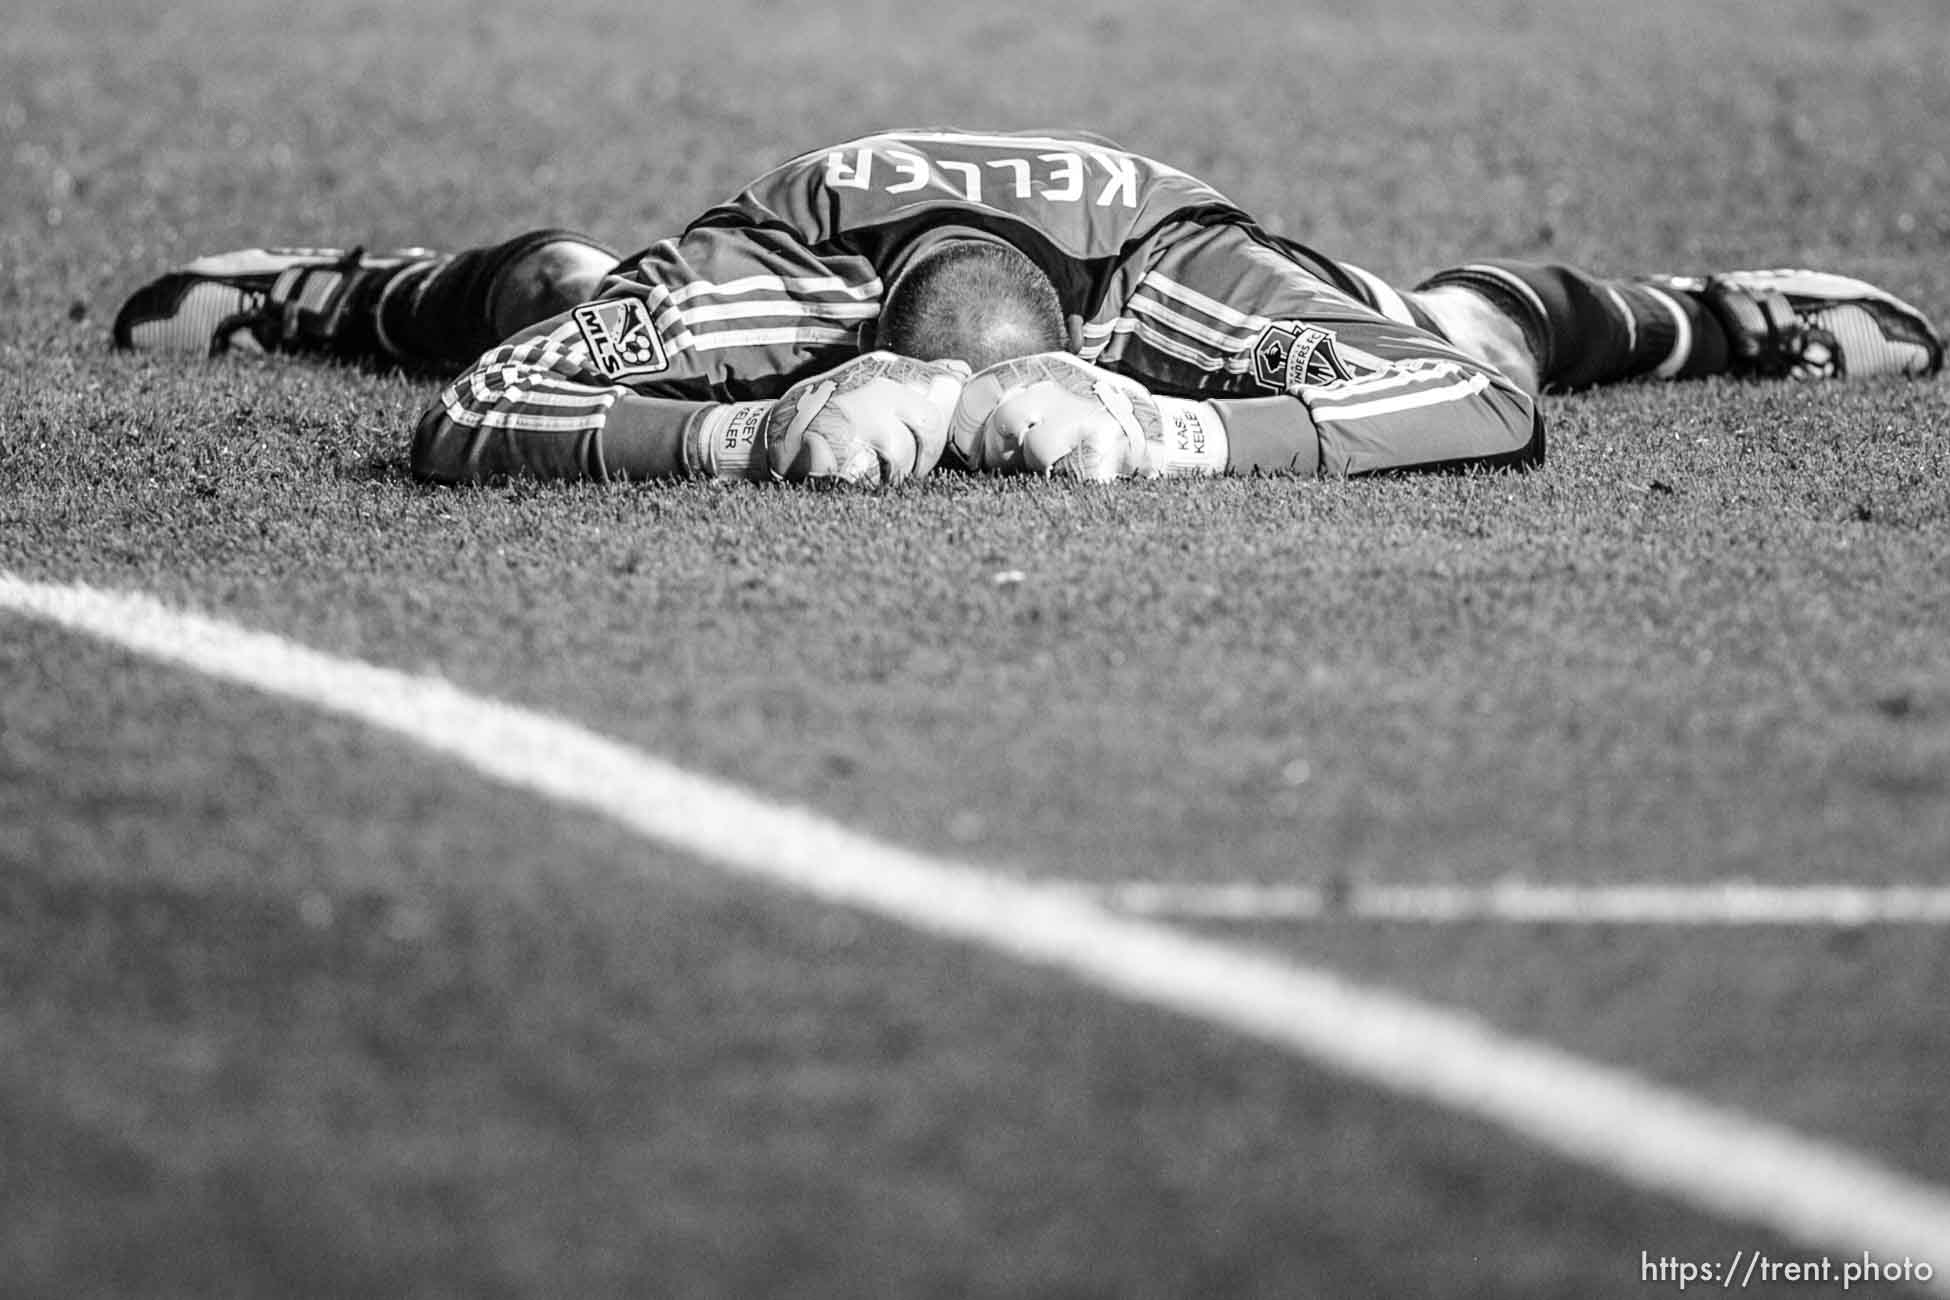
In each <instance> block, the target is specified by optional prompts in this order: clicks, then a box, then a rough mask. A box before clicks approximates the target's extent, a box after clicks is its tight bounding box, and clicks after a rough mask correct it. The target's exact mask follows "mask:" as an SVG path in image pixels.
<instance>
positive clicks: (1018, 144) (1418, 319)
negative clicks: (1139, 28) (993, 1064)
mask: <svg viewBox="0 0 1950 1300" xmlns="http://www.w3.org/2000/svg"><path fill="white" fill-rule="evenodd" d="M115 341H116V343H117V344H118V345H119V346H122V347H127V348H138V349H162V350H176V351H188V352H195V353H199V354H208V353H217V352H223V351H226V350H230V349H250V350H270V351H286V352H309V353H317V354H322V355H326V356H332V357H337V358H341V359H345V360H361V361H381V362H388V361H390V362H394V363H398V364H403V365H409V366H415V367H422V368H444V369H446V370H447V371H449V372H451V371H453V370H455V369H458V368H460V367H462V366H465V367H467V368H466V369H465V371H464V372H463V373H461V374H460V376H459V377H458V378H457V379H455V380H454V381H453V382H452V383H451V384H450V385H449V386H448V387H447V389H446V390H445V391H444V392H443V393H442V394H441V396H440V399H439V401H438V402H436V403H435V404H434V405H433V406H432V408H431V409H429V410H428V411H427V412H426V414H425V415H424V416H423V417H422V418H421V420H420V422H419V426H418V428H417V430H416V431H415V433H414V437H413V454H412V463H413V469H414V472H415V473H416V474H418V475H420V476H421V477H423V478H427V479H431V480H435V481H438V482H476V481H481V480H485V479H489V478H493V477H495V476H499V475H504V474H524V473H525V474H533V475H539V476H543V477H571V478H596V479H602V478H620V477H627V478H631V479H640V478H659V477H669V476H675V475H712V476H718V477H731V478H744V477H751V478H765V477H768V476H771V477H778V478H785V479H793V480H798V479H805V478H827V477H838V478H841V479H846V480H849V481H866V482H897V481H899V480H901V479H903V478H906V477H908V476H910V475H918V474H925V473H927V472H929V471H930V470H931V469H933V468H934V466H935V464H936V463H937V461H942V460H946V461H948V462H950V463H960V464H961V465H963V466H965V467H967V468H971V469H983V470H1001V471H1057V472H1069V473H1075V474H1077V475H1079V476H1081V477H1084V478H1089V479H1109V478H1116V477H1120V476H1124V475H1148V474H1214V473H1251V472H1262V473H1293V474H1303V475H1313V474H1331V475H1343V474H1359V473H1364V472H1369V471H1375V470H1413V469H1447V468H1458V467H1470V466H1482V467H1511V468H1527V467H1530V466H1534V465H1536V464H1539V463H1541V461H1542V460H1543V456H1544V430H1543V420H1542V417H1541V415H1540V414H1539V412H1538V409H1537V405H1536V402H1535V395H1536V394H1537V393H1538V392H1539V391H1542V390H1547V389H1567V388H1579V387H1584V386H1588V385H1592V384H1602V383H1610V382H1613V381H1617V380H1625V379H1634V378H1638V377H1641V376H1657V377H1659V378H1665V379H1679V378H1688V377H1693V376H1700V375H1712V374H1735V375H1745V376H1757V377H1767V378H1776V377H1792V378H1801V379H1821V378H1840V377H1844V376H1849V377H1862V376H1876V375H1907V376H1926V375H1930V374H1934V373H1935V372H1936V371H1937V370H1939V369H1940V368H1941V366H1942V363H1943V344H1942V341H1941V339H1940V338H1939V337H1938V336H1937V334H1936V333H1935V331H1934V330H1933V329H1932V327H1931V326H1930V323H1929V322H1928V321H1927V320H1926V319H1925V318H1924V317H1923V315H1922V314H1921V313H1920V312H1918V311H1917V310H1916V309H1914V308H1913V307H1910V306H1909V305H1907V304H1906V303H1903V302H1901V301H1899V300H1898V299H1896V298H1894V297H1892V296H1891V295H1889V294H1887V293H1885V292H1883V291H1882V290H1880V289H1877V288H1875V287H1873V286H1871V285H1868V284H1865V283H1863V282H1861V281H1859V280H1852V279H1847V278H1845V277H1842V276H1838V275H1829V274H1822V273H1818V272H1810V271H1736V272H1730V273H1726V274H1722V275H1712V276H1706V277H1702V278H1690V277H1675V276H1661V277H1640V278H1634V279H1603V278H1599V277H1596V276H1593V275H1590V274H1587V273H1585V272H1583V271H1580V270H1577V269H1575V268H1572V267H1568V266H1562V265H1551V264H1542V263H1531V262H1517V261H1507V260H1492V261H1483V262H1477V263H1471V264H1469V265H1464V266H1459V267H1456V268H1453V269H1450V270H1446V271H1442V272H1440V273H1438V274H1436V275H1435V276H1433V277H1432V278H1430V279H1429V280H1427V281H1425V282H1424V283H1423V284H1422V285H1420V286H1419V287H1417V288H1415V289H1412V290H1398V289H1394V288H1391V287H1389V286H1388V285H1387V284H1385V283H1384V282H1382V281H1381V280H1380V279H1379V278H1377V277H1376V276H1374V275H1372V274H1370V273H1368V272H1366V271H1364V270H1362V269H1361V268H1359V267H1357V266H1353V265H1351V264H1349V263H1346V262H1338V261H1335V260H1333V259H1331V258H1328V257H1326V256H1324V255H1322V254H1320V253H1318V252H1315V251H1314V250H1312V249H1309V248H1306V247H1304V246H1303V245H1300V244H1296V243H1293V242H1292V241H1289V240H1285V239H1281V238H1279V237H1277V236H1274V235H1271V234H1269V233H1267V232H1266V231H1264V230H1262V229H1261V228H1260V227H1259V226H1258V225H1257V224H1255V223H1254V221H1253V220H1252V218H1251V217H1249V216H1248V215H1247V214H1246V213H1245V212H1243V211H1241V210H1240V209H1239V208H1237V207H1236V206H1234V205H1233V204H1232V203H1231V202H1230V201H1228V200H1227V199H1226V198H1225V197H1224V195H1222V194H1220V193H1219V192H1218V191H1217V190H1215V189H1213V188H1212V187H1211V186H1209V185H1207V184H1206V183H1204V182H1203V181H1200V180H1198V179H1196V178H1194V177H1192V176H1189V175H1187V174H1186V173H1184V172H1181V171H1179V170H1177V169H1175V168H1173V167H1170V166H1167V165H1165V164H1163V163H1160V162H1156V161H1154V160H1152V159H1148V158H1144V157H1141V156H1139V155H1137V154H1133V153H1129V152H1127V151H1125V150H1123V149H1120V148H1118V147H1117V146H1116V145H1114V144H1112V143H1110V142H1109V141H1107V140H1103V139H1101V138H1098V137H1095V136H1091V135H1084V134H1075V133H1062V134H1039V133H1028V132H1018V133H1001V134H981V133H974V132H965V131H954V130H918V131H892V132H886V133H883V134H879V135H874V136H868V137H865V138H863V139H859V140H854V141H850V142H848V143H846V144H842V145H837V146H834V147H831V148H822V149H817V150H814V151H812V152H810V153H807V154H803V155H801V156H800V157H798V158H794V159H792V160H790V161H788V162H786V163H784V164H783V165H781V166H780V167H778V168H775V169H774V170H772V171H770V172H768V173H766V174H765V175H764V176H762V177H760V178H759V179H758V180H756V181H754V182H752V184H751V185H750V186H748V187H747V188H746V189H745V190H744V191H742V192H741V193H739V194H738V195H737V196H736V197H734V198H733V199H731V200H730V201H728V202H726V203H724V204H721V205H719V206H717V207H714V208H712V209H711V210H710V211H708V212H706V213H705V214H704V215H703V216H702V217H700V218H698V219H697V220H696V221H694V222H692V223H691V225H690V227H689V228H688V229H686V230H685V231H684V233H683V234H682V235H680V236H678V237H677V238H676V239H666V240H663V241H661V242H658V243H655V244H652V245H650V246H649V247H648V248H646V249H644V250H643V251H642V252H640V253H636V254H633V255H631V256H629V257H626V258H623V259H622V260H621V261H620V262H619V261H618V259H617V258H616V256H615V255H614V254H613V253H612V252H611V251H610V250H608V249H606V248H603V247H602V246H600V245H598V244H596V243H595V242H593V241H591V240H589V239H587V238H585V237H583V236H580V235H576V234H573V233H570V232H567V231H561V230H543V231H535V232H532V233H529V234H524V235H520V236H517V237H516V238H514V239H511V240H507V241H505V242H504V243H501V244H496V245H493V246H490V247H483V248H476V249H471V250H468V251H465V252H461V253H458V254H454V255H440V254H435V253H432V252H429V251H427V250H424V249H408V250H402V251H399V252H394V253H388V254H386V255H383V256H371V257H369V256H365V255H364V254H363V253H362V252H361V251H360V250H356V249H355V250H353V251H351V252H339V251H336V250H320V249H309V250H264V249H249V250H245V251H243V252H237V253H228V254H222V255H218V256H214V257H207V258H204V259H201V260H200V261H197V262H193V263H191V264H190V265H188V266H186V267H184V268H182V269H180V270H177V271H173V272H170V273H169V274H167V275H165V276H163V277H162V278H160V279H158V280H156V281H154V282H153V283H151V284H149V285H147V286H145V287H144V288H142V289H141V290H140V291H138V292H137V293H136V294H135V295H134V296H133V297H132V298H131V299H130V300H129V301H128V303H127V304H126V305H125V306H124V307H123V308H122V311H121V313H120V314H119V316H118V317H117V319H116V322H115Z"/></svg>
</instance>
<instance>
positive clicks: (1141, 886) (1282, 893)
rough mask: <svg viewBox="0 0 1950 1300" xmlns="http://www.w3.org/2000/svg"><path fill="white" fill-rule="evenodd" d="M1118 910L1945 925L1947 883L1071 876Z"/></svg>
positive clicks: (1185, 914)
mask: <svg viewBox="0 0 1950 1300" xmlns="http://www.w3.org/2000/svg"><path fill="white" fill-rule="evenodd" d="M1071 887H1072V888H1075V889H1076V890H1078V891H1079V892H1081V893H1084V894H1087V895H1090V896H1092V897H1095V898H1099V899H1101V900H1102V901H1103V902H1104V904H1105V905H1106V906H1108V907H1110V908H1112V909H1114V910H1116V911H1119V912H1128V913H1132V914H1134V915H1138V916H1150V917H1169V918H1174V919H1179V920H1205V921H1240V922H1249V921H1313V920H1327V919H1336V918H1345V919H1349V920H1357V921H1408V922H1417V923H1421V924H1427V925H1454V924H1458V923H1462V922H1470V921H1500V922H1512V923H1517V924H1537V925H1542V924H1552V925H1648V926H1689V925H1690V926H1811V927H1826V928H1832V929H1849V928H1857V927H1862V926H1871V925H1921V926H1944V925H1950V889H1945V888H1940V887H1925V886H1918V885H1890V886H1884V887H1879V888H1876V887H1867V886H1853V885H1764V884H1760V883H1758V882H1756V881H1749V880H1729V881H1722V882H1719V883H1715V884H1705V885H1658V884H1640V885H1548V884H1539V883H1535V882H1531V881H1523V880H1503V881H1497V882H1495V883H1493V884H1489V885H1349V886H1344V887H1333V886H1320V885H1273V884H1249V883H1232V884H1199V883H1197V882H1195V881H1186V882H1176V881H1152V880H1126V881H1119V882H1114V883H1111V884H1104V885H1095V884H1089V883H1085V882H1075V883H1073V885H1072V886H1071Z"/></svg>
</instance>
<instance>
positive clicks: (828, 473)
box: [765, 352, 968, 484]
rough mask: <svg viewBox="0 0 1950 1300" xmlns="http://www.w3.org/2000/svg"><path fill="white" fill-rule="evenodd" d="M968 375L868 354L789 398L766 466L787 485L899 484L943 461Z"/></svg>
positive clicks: (770, 437)
mask: <svg viewBox="0 0 1950 1300" xmlns="http://www.w3.org/2000/svg"><path fill="white" fill-rule="evenodd" d="M967 379H968V367H967V366H966V365H965V364H963V363H962V362H960V361H916V360H914V359H913V358H912V357H898V356H895V355H894V354H893V353H891V352H869V353H867V354H866V355H865V356H862V357H855V358H854V359H853V360H851V361H849V362H847V363H846V364H844V365H841V366H837V367H835V368H834V369H832V370H829V371H827V372H826V373H825V374H823V375H816V376H814V377H813V378H811V379H802V380H800V381H799V382H798V383H796V384H794V385H793V386H792V387H791V388H788V389H787V390H786V391H785V396H783V397H781V398H779V400H778V404H777V405H776V406H774V407H773V408H772V414H771V417H770V418H769V419H768V420H767V421H766V440H765V463H766V467H767V468H768V469H769V470H770V471H771V473H772V477H773V478H775V479H783V480H785V481H787V482H794V483H796V482H803V481H806V480H833V479H838V480H840V481H842V482H847V483H870V484H879V483H898V482H900V481H901V480H902V479H904V478H907V477H908V476H909V475H914V476H917V477H918V476H920V475H923V474H926V473H927V472H928V471H929V470H931V469H933V468H934V466H935V463H936V462H937V461H939V460H940V459H941V450H942V448H943V447H944V446H945V445H946V443H947V440H948V420H949V418H950V417H951V416H952V415H953V413H954V409H955V402H956V399H958V398H959V397H960V396H961V389H962V385H963V384H964V383H965V382H966V381H967Z"/></svg>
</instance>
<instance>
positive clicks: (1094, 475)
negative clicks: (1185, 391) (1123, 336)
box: [948, 352, 1163, 483]
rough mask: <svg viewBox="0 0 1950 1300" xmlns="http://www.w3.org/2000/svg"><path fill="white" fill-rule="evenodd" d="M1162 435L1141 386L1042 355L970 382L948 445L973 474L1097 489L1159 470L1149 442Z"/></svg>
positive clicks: (1062, 356)
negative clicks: (1065, 481) (1021, 476)
mask: <svg viewBox="0 0 1950 1300" xmlns="http://www.w3.org/2000/svg"><path fill="white" fill-rule="evenodd" d="M1162 430H1163V420H1162V418H1161V417H1160V415H1159V412H1158V403H1157V400H1156V399H1155V398H1153V397H1152V395H1151V393H1150V390H1148V389H1147V388H1145V387H1144V385H1142V384H1140V383H1138V382H1137V381H1136V380H1134V379H1126V378H1124V377H1123V376H1122V375H1113V374H1111V373H1110V372H1109V371H1108V370H1100V369H1098V368H1097V367H1096V366H1093V365H1091V364H1089V363H1088V362H1086V361H1083V360H1081V359H1080V358H1077V357H1074V356H1071V355H1070V354H1069V353H1067V352H1045V353H1042V354H1040V355H1037V356H1033V357H1020V358H1018V359H1016V360H1014V361H1004V362H1002V363H1001V364H999V365H993V366H990V367H989V368H988V369H987V370H984V371H982V372H981V373H979V374H977V375H975V376H974V377H973V378H972V379H970V380H969V381H968V385H967V387H965V388H964V389H962V394H961V402H960V403H959V404H958V405H957V406H956V407H955V418H954V423H953V424H951V425H950V426H949V429H948V441H949V445H950V446H951V447H953V448H954V450H955V452H956V454H958V455H959V456H960V457H961V458H962V461H963V463H965V464H966V465H967V466H968V467H969V468H970V469H978V470H996V471H1000V472H1002V473H1005V474H1007V473H1018V472H1024V471H1028V472H1034V473H1043V474H1071V475H1074V476H1076V477H1077V478H1080V479H1085V480H1088V481H1090V482H1097V483H1102V482H1108V481H1109V480H1111V479H1116V478H1129V477H1132V476H1150V475H1153V474H1156V473H1158V472H1160V470H1159V469H1158V468H1156V467H1155V466H1154V457H1153V456H1152V453H1151V446H1150V444H1151V443H1153V442H1155V441H1157V440H1159V439H1160V438H1161V437H1162V436H1163V432H1162Z"/></svg>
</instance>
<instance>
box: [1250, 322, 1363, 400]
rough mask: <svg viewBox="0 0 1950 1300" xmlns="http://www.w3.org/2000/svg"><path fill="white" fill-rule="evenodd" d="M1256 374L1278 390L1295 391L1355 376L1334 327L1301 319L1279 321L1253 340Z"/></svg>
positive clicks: (1284, 391) (1263, 384)
mask: <svg viewBox="0 0 1950 1300" xmlns="http://www.w3.org/2000/svg"><path fill="white" fill-rule="evenodd" d="M1253 376H1254V378H1256V379H1258V380H1259V382H1260V384H1261V385H1262V386H1264V387H1266V388H1270V389H1272V390H1273V391H1274V392H1276V393H1295V392H1298V391H1300V389H1302V388H1306V387H1311V386H1313V385H1315V384H1331V383H1333V382H1334V381H1335V380H1336V379H1352V378H1353V377H1354V372H1353V371H1352V370H1350V369H1348V366H1347V363H1346V362H1345V361H1343V360H1341V353H1340V349H1339V348H1338V347H1336V346H1335V343H1334V331H1333V330H1325V329H1322V328H1320V327H1319V326H1318V325H1303V324H1301V323H1300V322H1299V321H1276V322H1275V323H1273V324H1271V325H1268V326H1267V327H1266V328H1265V329H1263V330H1261V331H1260V332H1259V339H1258V341H1257V342H1255V343H1254V344H1253Z"/></svg>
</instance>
